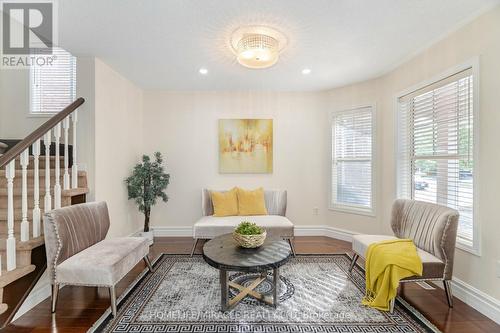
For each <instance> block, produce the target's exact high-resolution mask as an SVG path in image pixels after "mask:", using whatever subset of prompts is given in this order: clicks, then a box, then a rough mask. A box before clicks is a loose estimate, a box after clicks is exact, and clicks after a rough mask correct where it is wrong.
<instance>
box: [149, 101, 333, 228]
mask: <svg viewBox="0 0 500 333" xmlns="http://www.w3.org/2000/svg"><path fill="white" fill-rule="evenodd" d="M220 118H273V119H274V172H273V173H272V174H253V175H248V174H245V175H243V174H241V175H234V174H219V172H218V143H217V120H218V119H220ZM327 120H328V116H327V113H326V112H325V105H324V94H321V93H257V92H180V93H166V92H146V93H145V96H144V147H145V151H147V152H148V153H152V152H154V151H155V150H158V151H160V152H161V153H162V154H164V156H165V157H166V164H167V170H168V172H170V173H171V184H170V186H169V188H168V191H167V192H168V194H169V196H170V201H169V202H168V203H167V204H164V203H160V204H158V205H157V206H156V207H154V208H153V211H152V224H153V225H154V226H189V227H190V226H192V225H193V223H194V222H195V221H196V220H197V219H198V218H199V217H200V216H201V189H202V188H204V187H209V188H219V189H225V188H230V187H232V186H236V185H238V186H242V187H246V188H255V187H258V186H264V187H266V188H279V189H286V190H288V211H287V215H288V216H289V217H290V218H291V219H292V220H293V221H294V222H295V223H297V224H308V225H317V224H322V223H323V219H324V214H325V207H326V203H327V192H326V189H325V186H324V185H323V183H324V182H325V181H326V180H327V173H328V168H327V166H328V157H327V152H328V135H327V134H326V129H327V127H328V123H327ZM314 207H318V208H319V209H320V211H319V214H320V215H318V216H315V215H313V208H314Z"/></svg>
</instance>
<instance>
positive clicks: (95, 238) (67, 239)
mask: <svg viewBox="0 0 500 333" xmlns="http://www.w3.org/2000/svg"><path fill="white" fill-rule="evenodd" d="M108 229H109V215H108V207H107V205H106V203H105V202H91V203H85V204H80V205H74V206H68V207H64V208H60V209H54V210H51V211H50V212H48V213H46V214H45V216H44V230H45V234H44V236H45V248H46V251H47V270H48V272H49V275H50V279H51V283H52V312H55V311H56V304H57V295H58V292H59V286H60V285H77V286H90V287H107V288H109V293H110V298H111V311H112V313H113V316H115V315H116V294H115V285H116V283H118V281H120V280H121V279H122V278H123V277H124V276H125V274H127V273H128V272H129V271H130V270H131V269H132V268H134V266H135V265H136V264H137V263H138V262H139V261H141V260H143V259H144V261H145V262H146V265H147V266H148V268H149V270H150V271H152V270H153V268H152V267H151V263H150V261H149V258H148V253H149V242H148V240H147V239H146V238H143V237H121V238H105V237H106V234H107V233H108Z"/></svg>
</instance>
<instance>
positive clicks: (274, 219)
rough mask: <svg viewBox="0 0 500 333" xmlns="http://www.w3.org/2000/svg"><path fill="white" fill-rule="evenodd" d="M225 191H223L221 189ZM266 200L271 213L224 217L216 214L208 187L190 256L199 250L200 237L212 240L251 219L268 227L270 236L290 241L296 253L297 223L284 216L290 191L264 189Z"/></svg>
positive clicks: (196, 224) (202, 194)
mask: <svg viewBox="0 0 500 333" xmlns="http://www.w3.org/2000/svg"><path fill="white" fill-rule="evenodd" d="M222 192H223V191H222ZM264 201H265V203H266V209H267V213H268V215H255V216H225V217H216V216H213V214H214V206H213V204H212V197H211V195H210V190H209V189H203V190H202V191H201V210H202V215H203V217H202V218H200V219H199V220H198V221H197V222H196V223H195V224H194V226H193V239H194V242H193V248H192V250H191V256H192V255H193V253H194V250H195V249H196V244H197V243H198V241H199V240H200V239H212V238H214V237H217V236H220V235H224V234H228V233H231V232H233V230H234V228H235V227H236V226H237V225H238V224H239V223H240V222H241V221H242V220H250V221H252V222H255V223H257V224H258V225H259V226H261V227H263V228H264V229H266V232H267V235H268V236H277V237H281V238H283V239H286V240H288V242H289V244H290V247H291V248H292V252H293V254H294V255H295V248H294V246H293V242H292V240H293V237H294V225H293V223H292V222H291V221H290V220H289V219H288V218H287V217H286V216H285V214H286V204H287V192H286V191H285V190H264Z"/></svg>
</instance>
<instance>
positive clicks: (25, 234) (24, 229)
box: [21, 149, 30, 242]
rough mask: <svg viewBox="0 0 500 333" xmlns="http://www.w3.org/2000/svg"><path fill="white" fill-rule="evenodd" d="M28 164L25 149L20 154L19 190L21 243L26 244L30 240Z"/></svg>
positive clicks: (27, 155) (27, 154) (27, 152)
mask: <svg viewBox="0 0 500 333" xmlns="http://www.w3.org/2000/svg"><path fill="white" fill-rule="evenodd" d="M28 163H29V151H28V149H26V150H25V151H23V152H22V153H21V170H22V189H21V207H22V208H21V209H22V220H21V241H22V242H26V241H27V240H29V238H30V225H29V224H28Z"/></svg>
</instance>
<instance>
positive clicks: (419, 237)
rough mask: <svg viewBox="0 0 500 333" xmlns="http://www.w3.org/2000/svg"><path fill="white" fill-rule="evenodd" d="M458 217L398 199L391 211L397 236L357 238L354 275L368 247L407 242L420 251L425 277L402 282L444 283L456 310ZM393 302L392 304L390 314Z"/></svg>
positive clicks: (437, 207)
mask: <svg viewBox="0 0 500 333" xmlns="http://www.w3.org/2000/svg"><path fill="white" fill-rule="evenodd" d="M458 217H459V214H458V212H457V211H456V210H454V209H451V208H448V207H444V206H440V205H435V204H431V203H427V202H421V201H416V200H404V199H398V200H396V201H395V202H394V205H393V207H392V217H391V227H392V231H393V232H394V236H386V235H354V236H353V240H352V250H353V251H354V257H353V259H352V262H351V267H350V269H349V271H351V270H352V269H353V267H354V265H355V264H356V261H357V259H358V258H359V257H362V258H363V259H364V258H365V255H366V250H367V249H368V246H369V245H370V244H372V243H374V242H379V241H384V240H390V239H397V238H408V239H412V240H413V242H414V243H415V245H416V247H417V254H418V255H419V256H420V259H422V264H423V273H422V276H420V277H417V276H415V277H410V278H407V279H404V280H402V281H401V282H402V283H403V282H415V281H425V280H441V281H443V284H444V288H445V292H446V296H447V301H448V305H449V307H450V308H451V307H453V296H452V291H451V278H452V273H453V258H454V255H455V243H456V239H457V228H458ZM393 307H394V302H392V304H391V311H392V309H393Z"/></svg>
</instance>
